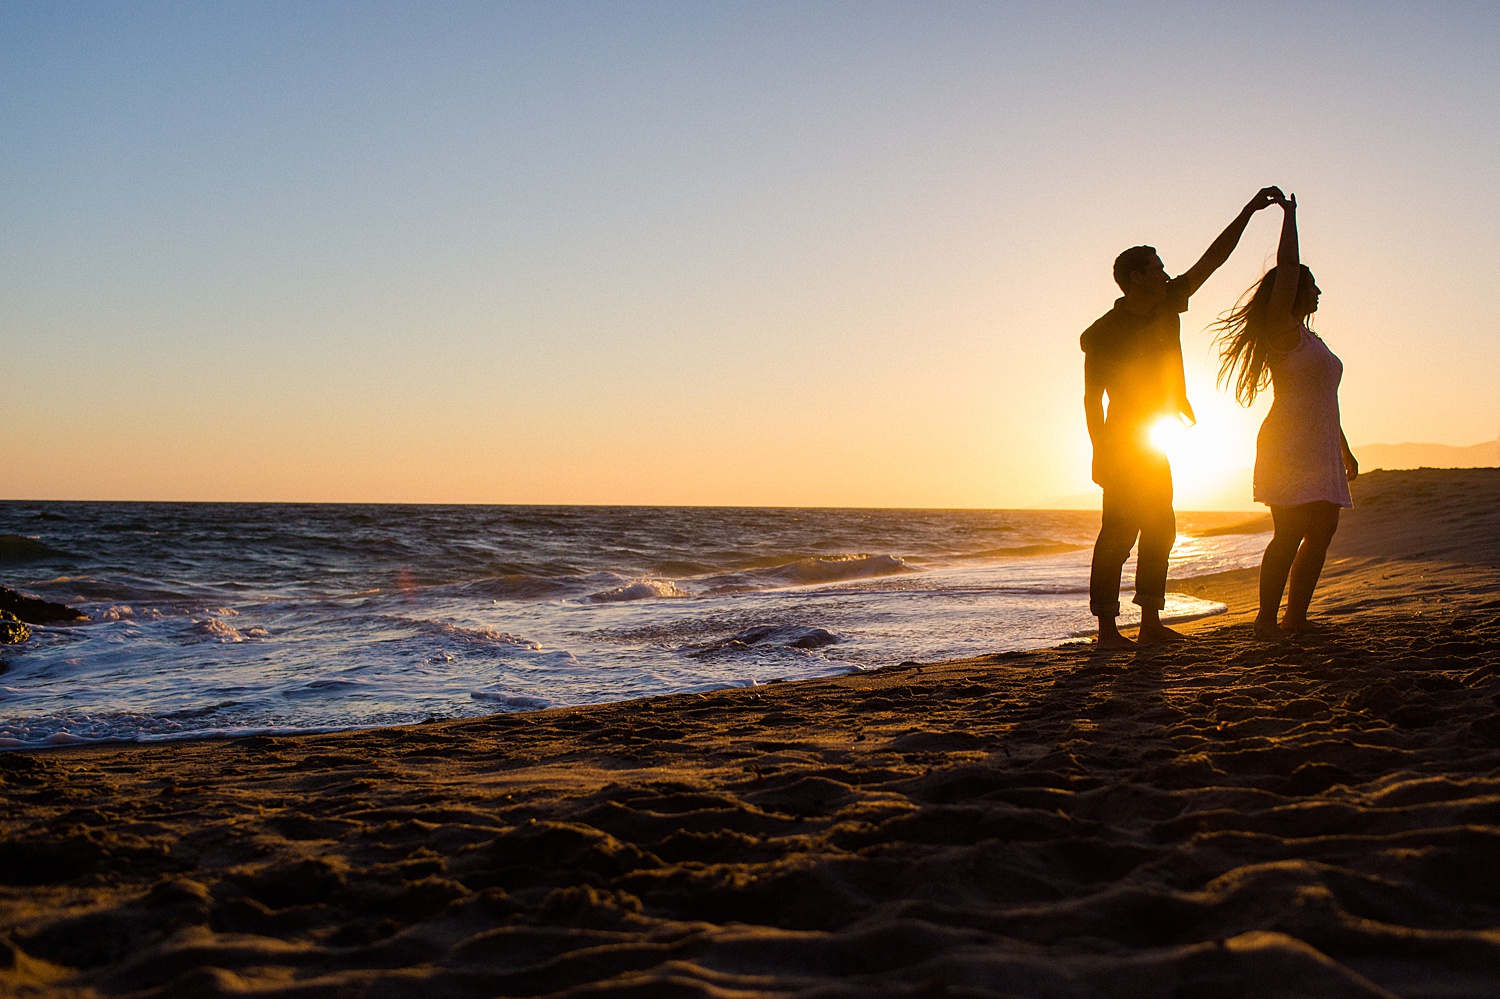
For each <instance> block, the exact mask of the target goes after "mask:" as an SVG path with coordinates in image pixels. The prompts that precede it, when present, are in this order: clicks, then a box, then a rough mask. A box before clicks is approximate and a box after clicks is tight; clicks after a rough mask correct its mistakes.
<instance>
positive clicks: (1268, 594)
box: [1255, 505, 1308, 638]
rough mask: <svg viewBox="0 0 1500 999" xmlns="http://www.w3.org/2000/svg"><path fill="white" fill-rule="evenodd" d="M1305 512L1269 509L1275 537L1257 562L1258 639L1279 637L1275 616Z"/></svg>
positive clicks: (1292, 508) (1289, 508)
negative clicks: (1258, 572)
mask: <svg viewBox="0 0 1500 999" xmlns="http://www.w3.org/2000/svg"><path fill="white" fill-rule="evenodd" d="M1307 512H1308V511H1307V506H1306V505H1303V506H1273V507H1271V521H1272V523H1274V524H1275V525H1276V533H1275V534H1273V535H1271V543H1270V544H1268V545H1266V553H1265V555H1264V556H1262V558H1261V560H1260V611H1259V613H1257V614H1256V616H1255V634H1256V635H1257V636H1258V637H1260V638H1280V637H1281V636H1282V631H1281V629H1280V628H1278V627H1277V626H1276V612H1277V611H1278V610H1280V609H1281V594H1282V593H1283V592H1284V591H1285V590H1286V579H1287V574H1288V573H1290V572H1291V570H1292V562H1293V561H1294V560H1295V559H1296V558H1297V549H1298V546H1299V545H1300V544H1302V539H1303V537H1304V536H1305V535H1306V534H1307V529H1308V524H1307Z"/></svg>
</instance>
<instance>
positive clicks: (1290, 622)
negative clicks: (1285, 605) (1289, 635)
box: [1281, 614, 1312, 632]
mask: <svg viewBox="0 0 1500 999" xmlns="http://www.w3.org/2000/svg"><path fill="white" fill-rule="evenodd" d="M1281 630H1282V631H1290V632H1298V631H1310V630H1312V625H1311V624H1310V623H1308V620H1307V618H1305V617H1292V615H1290V614H1287V615H1284V616H1283V617H1282V619H1281Z"/></svg>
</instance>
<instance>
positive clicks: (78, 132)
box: [0, 4, 1500, 507]
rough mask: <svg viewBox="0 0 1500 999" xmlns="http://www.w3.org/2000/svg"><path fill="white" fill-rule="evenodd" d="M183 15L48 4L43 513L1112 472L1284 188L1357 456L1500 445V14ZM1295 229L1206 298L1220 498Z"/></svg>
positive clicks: (3, 184)
mask: <svg viewBox="0 0 1500 999" xmlns="http://www.w3.org/2000/svg"><path fill="white" fill-rule="evenodd" d="M1174 9H1175V8H1174ZM154 10H155V9H154V8H153V9H149V10H148V9H144V8H142V9H136V8H121V9H114V8H89V9H88V10H87V11H86V12H85V15H84V16H81V17H79V16H73V15H71V14H70V15H69V16H66V17H64V16H62V15H61V14H59V13H53V14H50V15H49V14H48V13H47V12H45V11H29V10H25V9H20V8H8V9H7V11H6V12H5V13H4V14H0V38H3V41H0V65H5V66H7V67H9V68H8V69H6V70H5V73H6V75H7V77H6V78H7V89H8V92H9V93H11V94H12V95H14V100H12V102H11V103H12V106H13V108H14V109H15V110H14V112H13V113H11V114H9V115H8V116H7V117H6V118H5V119H4V120H3V121H0V147H3V148H5V149H7V150H8V152H7V154H6V156H7V164H8V166H7V169H6V170H5V171H3V179H0V231H3V232H4V233H6V236H5V239H4V245H3V248H0V254H3V256H0V260H3V263H4V267H5V273H6V275H7V277H6V280H5V281H4V282H3V284H0V321H3V328H4V329H5V331H6V332H5V348H6V355H7V357H8V358H9V359H10V362H11V363H8V364H7V365H5V367H4V370H3V371H0V418H3V420H4V425H5V427H6V429H7V431H8V432H7V434H6V437H7V461H6V463H5V472H4V473H3V479H0V495H3V496H5V497H8V498H56V499H204V500H208V499H224V500H341V501H414V502H500V503H663V504H677V503H681V504H773V505H857V506H981V507H997V506H1002V507H1003V506H1020V505H1033V504H1044V503H1049V502H1052V501H1056V500H1058V499H1059V498H1064V497H1077V496H1080V495H1086V494H1088V493H1089V490H1090V488H1091V487H1090V484H1089V481H1088V444H1087V437H1086V433H1085V430H1084V426H1083V416H1082V407H1081V401H1080V400H1081V393H1082V355H1081V354H1080V352H1079V351H1078V345H1077V338H1078V334H1079V332H1080V331H1081V330H1082V329H1083V328H1084V327H1085V326H1087V325H1088V324H1089V323H1090V322H1091V321H1092V320H1093V319H1094V318H1096V317H1097V316H1098V315H1099V314H1100V313H1102V312H1103V311H1104V310H1105V309H1107V308H1108V307H1109V305H1110V303H1111V301H1112V299H1113V297H1114V295H1115V294H1116V291H1115V289H1114V288H1113V286H1112V284H1111V282H1110V279H1109V265H1110V261H1111V260H1112V258H1113V256H1114V254H1115V253H1116V252H1118V250H1119V249H1121V248H1123V247H1124V246H1127V245H1130V244H1133V243H1138V242H1150V243H1153V244H1155V245H1156V246H1158V247H1159V248H1160V250H1161V253H1162V256H1163V258H1164V259H1165V261H1166V263H1167V266H1168V269H1169V270H1171V271H1172V272H1174V273H1176V272H1180V271H1181V270H1183V269H1185V268H1186V267H1187V266H1188V265H1189V264H1191V263H1192V261H1193V260H1194V259H1195V258H1196V257H1197V255H1198V254H1199V253H1201V252H1202V250H1203V248H1204V247H1205V246H1206V245H1207V244H1208V242H1209V241H1210V240H1211V239H1212V238H1213V236H1214V235H1215V234H1216V233H1217V232H1218V231H1219V229H1221V228H1222V227H1223V226H1224V225H1225V224H1226V223H1227V222H1228V221H1229V220H1230V218H1232V217H1233V215H1234V214H1235V212H1236V211H1237V210H1238V208H1239V206H1240V205H1241V204H1242V203H1243V202H1244V200H1245V199H1246V198H1248V197H1249V195H1250V194H1252V193H1253V192H1254V191H1255V189H1256V188H1258V187H1259V186H1261V185H1262V184H1266V183H1279V184H1282V185H1283V186H1285V187H1286V188H1287V189H1289V190H1293V191H1295V192H1296V193H1297V194H1298V196H1299V199H1300V201H1301V203H1302V206H1303V207H1302V211H1301V216H1302V226H1303V233H1304V240H1303V247H1304V250H1303V257H1304V260H1306V261H1307V262H1308V263H1309V264H1310V265H1311V266H1312V267H1313V268H1314V270H1315V271H1316V272H1317V275H1318V280H1319V284H1320V285H1321V287H1322V288H1323V289H1324V292H1325V294H1324V299H1323V311H1322V312H1320V314H1319V316H1318V317H1317V328H1318V329H1319V331H1320V332H1321V333H1322V334H1323V336H1324V337H1325V339H1326V340H1327V341H1328V343H1329V344H1330V346H1332V347H1333V349H1334V350H1335V351H1336V352H1337V353H1338V354H1339V355H1340V356H1341V357H1342V358H1343V360H1344V361H1345V364H1346V376H1345V382H1344V387H1343V390H1342V393H1341V401H1342V403H1343V408H1344V418H1345V427H1346V430H1347V432H1348V435H1349V438H1350V440H1351V441H1352V442H1353V443H1354V444H1355V445H1356V449H1357V446H1358V445H1359V444H1361V443H1370V442H1381V441H1398V440H1428V441H1435V442H1443V443H1451V444H1470V443H1474V442H1476V441H1479V440H1485V439H1493V438H1494V437H1495V435H1496V427H1497V424H1500V406H1497V403H1496V399H1497V394H1496V393H1495V390H1494V386H1495V385H1496V384H1497V376H1500V361H1497V351H1496V350H1495V342H1496V341H1495V320H1494V318H1493V311H1494V310H1493V308H1492V307H1491V305H1490V303H1489V302H1488V301H1487V295H1486V293H1487V292H1488V291H1489V290H1490V289H1492V288H1493V287H1494V286H1495V277H1496V275H1497V274H1500V249H1497V248H1496V245H1495V243H1494V240H1493V239H1492V238H1491V236H1490V235H1489V234H1490V233H1492V232H1494V231H1496V229H1497V228H1500V196H1497V194H1496V193H1495V190H1494V185H1493V182H1492V178H1493V177H1494V176H1496V175H1497V173H1500V170H1497V167H1500V147H1497V145H1496V142H1495V138H1494V137H1495V135H1497V134H1500V128H1497V127H1496V126H1497V125H1500V121H1497V120H1496V119H1497V117H1500V111H1497V109H1500V92H1497V91H1500V73H1497V71H1496V70H1495V68H1494V65H1493V58H1492V55H1493V52H1494V51H1495V48H1496V46H1495V43H1496V42H1497V41H1500V30H1497V26H1500V15H1497V14H1496V13H1495V12H1494V11H1492V10H1490V9H1488V8H1483V7H1462V8H1460V7H1453V8H1448V7H1442V8H1437V9H1435V12H1434V13H1433V14H1432V16H1430V17H1426V18H1424V19H1423V20H1422V21H1421V22H1420V23H1416V22H1413V21H1411V19H1410V18H1408V17H1406V16H1404V15H1403V14H1402V12H1401V10H1402V9H1401V8H1399V7H1396V6H1391V7H1383V6H1379V5H1372V6H1369V7H1366V8H1361V10H1359V11H1351V10H1349V9H1347V8H1344V7H1337V6H1330V7H1327V8H1320V7H1309V8H1307V9H1306V11H1304V12H1303V14H1302V15H1300V16H1301V19H1302V25H1301V27H1302V30H1301V31H1300V32H1295V33H1281V32H1277V33H1266V32H1264V31H1263V30H1262V29H1261V28H1260V27H1259V25H1258V23H1257V12H1256V11H1254V10H1252V9H1249V8H1247V9H1245V10H1243V11H1239V12H1225V11H1222V10H1216V9H1215V10H1210V9H1208V8H1204V9H1203V10H1201V11H1198V12H1197V14H1196V15H1195V16H1193V17H1186V18H1183V17H1177V16H1171V17H1169V16H1168V15H1167V14H1166V13H1163V14H1162V15H1161V16H1160V17H1157V16H1154V15H1152V14H1150V13H1149V9H1148V8H1139V9H1133V12H1129V13H1127V12H1124V11H1120V10H1115V9H1112V8H1107V7H1104V6H1100V7H1098V8H1097V9H1094V8H1079V9H1078V11H1085V12H1088V14H1089V16H1083V15H1081V14H1080V13H1079V12H1078V11H1073V12H1072V13H1066V12H1064V13H1056V12H1052V13H1046V12H1036V13H1018V12H1014V11H1003V10H984V9H972V10H971V9H961V8H957V7H954V8H946V9H943V10H941V11H934V10H933V9H932V8H930V7H928V6H926V5H889V6H879V7H868V8H859V9H857V10H856V9H853V8H850V9H848V10H845V9H844V8H833V7H819V8H816V9H812V8H807V9H804V8H800V7H796V6H788V7H755V8H700V7H696V6H680V5H670V4H668V5H662V4H620V5H609V6H590V7H572V6H568V5H532V6H527V5H507V6H496V7H480V8H474V9H465V10H455V9H449V10H440V11H437V12H428V11H418V10H416V9H411V10H408V11H405V12H400V13H389V12H388V13H386V14H384V15H382V17H380V18H372V19H370V20H369V21H368V22H367V23H362V24H358V25H351V24H347V23H345V19H344V18H342V17H341V16H338V15H337V12H336V11H335V10H334V9H333V8H324V7H321V6H319V5H316V4H314V5H308V6H305V7H299V8H295V9H293V8H287V9H278V10H277V11H274V12H271V11H255V10H244V9H238V8H214V11H213V13H212V14H211V15H210V14H209V13H207V12H206V11H205V10H203V9H195V8H182V9H175V10H174V11H173V12H172V14H171V16H170V17H168V16H166V15H164V14H161V13H160V12H156V13H152V11H154ZM1226 46H1227V47H1229V48H1231V49H1233V50H1234V52H1235V54H1236V55H1237V56H1239V57H1237V58H1226ZM1277 224H1278V223H1277V219H1276V218H1275V217H1274V215H1273V214H1272V213H1266V214H1265V215H1263V216H1260V217H1258V218H1257V219H1256V221H1255V223H1254V224H1252V226H1251V228H1250V230H1249V232H1248V233H1247V234H1246V236H1245V238H1244V241H1243V243H1242V245H1241V249H1240V251H1239V253H1238V254H1237V256H1236V257H1235V258H1234V259H1232V260H1231V262H1230V263H1229V264H1228V265H1226V266H1225V267H1224V268H1223V270H1221V271H1220V272H1219V274H1218V275H1216V276H1215V277H1214V278H1213V279H1212V280H1211V281H1210V282H1209V283H1208V285H1206V286H1205V287H1204V289H1203V290H1202V291H1201V292H1200V293H1199V294H1198V296H1196V297H1195V299H1194V303H1193V308H1192V311H1191V312H1189V313H1188V315H1187V316H1185V317H1184V323H1183V331H1184V354H1185V357H1186V360H1187V365H1188V373H1189V388H1190V394H1191V395H1192V397H1193V400H1194V403H1195V405H1196V407H1197V409H1198V412H1199V416H1200V426H1199V427H1198V428H1196V429H1195V430H1194V431H1192V432H1190V434H1189V435H1188V436H1187V437H1186V438H1185V439H1184V441H1183V443H1182V444H1181V447H1182V449H1183V451H1182V453H1181V454H1180V455H1179V456H1178V462H1177V464H1178V481H1179V496H1180V502H1179V505H1182V506H1184V507H1186V506H1191V505H1194V503H1195V502H1197V503H1199V504H1202V503H1204V502H1207V501H1208V500H1209V499H1218V498H1219V497H1218V494H1219V493H1220V492H1222V489H1223V487H1224V486H1225V485H1226V484H1232V483H1234V482H1236V481H1238V480H1237V479H1236V474H1237V473H1236V469H1243V468H1247V467H1248V466H1249V465H1250V464H1251V463H1252V462H1253V457H1254V433H1255V428H1256V425H1257V423H1258V420H1259V418H1260V416H1261V415H1262V413H1263V405H1264V404H1262V407H1261V408H1259V409H1258V410H1257V411H1255V412H1249V413H1246V412H1243V411H1240V410H1238V409H1237V408H1236V407H1235V406H1234V405H1233V404H1232V402H1231V401H1230V400H1229V399H1228V398H1227V397H1225V396H1223V395H1222V394H1218V393H1216V391H1215V389H1214V387H1213V371H1214V367H1215V363H1214V360H1213V358H1212V357H1211V355H1210V352H1209V348H1208V337H1207V334H1205V333H1203V332H1202V331H1203V329H1204V327H1205V326H1206V325H1207V324H1208V323H1209V322H1211V321H1212V320H1213V319H1214V317H1215V316H1216V315H1217V313H1218V312H1219V311H1221V310H1222V309H1224V308H1227V307H1228V306H1229V305H1231V304H1232V303H1233V301H1234V299H1235V298H1236V297H1237V296H1238V294H1239V293H1240V292H1241V291H1242V290H1243V289H1244V288H1245V287H1246V286H1248V285H1249V284H1250V283H1251V282H1252V281H1253V280H1254V279H1255V278H1256V277H1258V275H1259V274H1260V272H1261V270H1262V268H1263V267H1264V266H1265V265H1266V263H1267V262H1268V260H1269V256H1270V254H1271V252H1272V248H1273V244H1274V240H1275V235H1276V226H1277ZM1231 501H1232V500H1231ZM1243 505H1245V506H1247V507H1248V506H1249V498H1248V495H1246V496H1245V497H1244V503H1243Z"/></svg>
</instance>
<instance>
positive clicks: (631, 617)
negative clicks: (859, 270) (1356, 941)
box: [0, 502, 1265, 748]
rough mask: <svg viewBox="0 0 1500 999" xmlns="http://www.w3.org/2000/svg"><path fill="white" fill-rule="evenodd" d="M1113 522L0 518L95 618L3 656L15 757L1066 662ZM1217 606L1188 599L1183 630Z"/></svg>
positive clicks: (32, 585)
mask: <svg viewBox="0 0 1500 999" xmlns="http://www.w3.org/2000/svg"><path fill="white" fill-rule="evenodd" d="M1249 516H1250V515H1247V514H1228V515H1222V516H1221V517H1219V518H1216V519H1215V518H1204V517H1199V518H1197V521H1198V522H1201V523H1204V524H1212V523H1229V522H1233V521H1245V520H1247V519H1249ZM1097 526H1098V514H1097V513H1089V512H1084V511H1042V510H829V509H760V508H756V509H730V508H701V507H695V508H644V507H619V508H610V507H513V506H372V505H295V504H206V503H205V504H195V503H61V502H46V503H43V502H9V503H0V582H3V583H5V584H6V585H8V586H11V587H13V588H16V589H20V590H23V591H26V592H30V593H34V594H37V595H40V596H42V597H45V598H47V599H49V600H55V601H61V602H65V603H69V604H71V605H73V606H75V607H78V608H79V609H80V610H82V611H83V612H84V613H85V614H87V616H88V620H87V621H81V622H78V623H76V624H70V625H66V626H46V627H38V628H36V629H35V634H34V636H33V638H32V639H31V640H30V641H29V642H28V643H26V644H25V645H22V646H11V647H6V648H4V649H3V650H0V747H9V748H18V747H32V746H56V745H71V744H76V743H81V742H94V741H118V740H125V741H155V740H170V739H182V738H202V737H211V736H225V735H245V734H251V733H265V732H299V731H301V732H305V731H328V730H335V729H346V728H361V727H372V726H382V725H395V724H403V723H408V722H415V721H422V720H426V719H429V718H454V717H464V716H474V715H482V714H490V713H494V712H497V711H516V710H529V709H535V708H543V707H556V706H571V705H582V704H593V703H600V702H606V701H620V700H628V699H631V698H637V697H645V696H650V695H653V694H663V693H675V692H684V691H705V690H711V689H716V688H722V687H728V686H745V685H750V684H758V683H770V682H776V681H780V680H794V679H802V678H808V677H820V676H829V675H834V674H839V673H848V672H851V671H856V670H863V669H871V668H878V667H880V666H883V665H888V664H892V663H899V662H902V661H908V660H918V661H936V660H943V659H953V658H959V657H964V656H973V655H979V654H983V653H988V652H997V651H1003V650H1010V649H1022V648H1036V647H1043V646H1049V645H1054V644H1057V643H1058V642H1061V641H1066V640H1069V639H1075V638H1076V637H1077V636H1079V635H1082V634H1086V633H1087V632H1088V631H1089V630H1090V629H1091V628H1092V627H1093V623H1094V622H1093V619H1092V618H1090V617H1089V614H1088V596H1087V579H1088V561H1089V546H1090V545H1091V544H1092V541H1093V536H1094V533H1095V532H1096V531H1097ZM1264 544H1265V538H1264V536H1263V535H1258V534H1254V533H1215V532H1213V531H1207V532H1204V533H1200V534H1196V535H1195V534H1192V533H1182V534H1180V535H1179V537H1178V543H1177V547H1176V549H1175V550H1174V552H1173V557H1172V575H1173V577H1174V578H1184V577H1189V576H1194V575H1201V574H1204V573H1208V572H1216V571H1220V570H1224V569H1232V568H1240V567H1243V566H1248V565H1253V564H1255V563H1256V561H1257V560H1258V558H1259V555H1260V552H1261V550H1262V549H1263V547H1264ZM1130 568H1131V567H1127V572H1126V576H1125V589H1126V592H1127V593H1128V592H1129V583H1130ZM1127 599H1128V598H1127ZM1222 610H1223V608H1222V606H1221V605H1217V604H1212V603H1209V602H1207V601H1203V600H1198V599H1195V598H1192V597H1188V596H1185V595H1182V594H1171V595H1169V597H1168V601H1167V609H1166V616H1167V617H1168V618H1169V619H1183V618H1188V617H1195V616H1202V615H1205V614H1212V613H1215V612H1217V611H1222ZM1132 611H1134V608H1133V607H1129V606H1128V605H1127V614H1128V613H1130V612H1132Z"/></svg>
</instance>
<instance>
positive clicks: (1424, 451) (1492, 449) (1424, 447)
mask: <svg viewBox="0 0 1500 999" xmlns="http://www.w3.org/2000/svg"><path fill="white" fill-rule="evenodd" d="M1354 457H1356V458H1358V459H1359V467H1360V469H1361V470H1362V471H1373V470H1375V469H1377V468H1492V467H1494V466H1496V465H1500V440H1494V441H1486V442H1484V443H1483V444H1471V445H1469V446H1468V447H1453V446H1452V445H1449V444H1366V445H1364V446H1363V447H1357V448H1355V449H1354Z"/></svg>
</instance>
